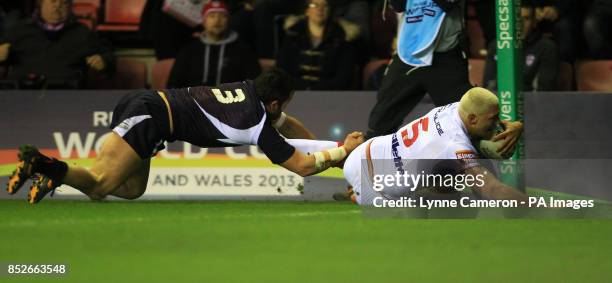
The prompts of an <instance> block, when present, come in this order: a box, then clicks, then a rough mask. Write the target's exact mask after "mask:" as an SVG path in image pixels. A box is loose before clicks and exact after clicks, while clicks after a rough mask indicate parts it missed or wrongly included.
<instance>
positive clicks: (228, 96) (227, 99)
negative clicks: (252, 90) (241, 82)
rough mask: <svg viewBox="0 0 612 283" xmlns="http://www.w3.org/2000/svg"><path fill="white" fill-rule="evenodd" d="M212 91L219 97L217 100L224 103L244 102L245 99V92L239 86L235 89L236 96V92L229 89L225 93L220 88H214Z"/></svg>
mask: <svg viewBox="0 0 612 283" xmlns="http://www.w3.org/2000/svg"><path fill="white" fill-rule="evenodd" d="M211 91H212V93H213V94H214V95H215V98H217V100H218V101H219V102H221V103H223V104H230V103H237V102H242V101H244V99H245V96H244V92H242V90H241V89H239V88H238V89H236V90H234V92H236V96H234V94H233V93H232V92H231V91H229V90H226V91H225V95H224V94H223V92H221V90H220V89H218V88H213V89H211Z"/></svg>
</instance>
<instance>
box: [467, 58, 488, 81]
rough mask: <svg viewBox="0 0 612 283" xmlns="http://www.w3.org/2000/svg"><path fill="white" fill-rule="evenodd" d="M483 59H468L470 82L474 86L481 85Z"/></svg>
mask: <svg viewBox="0 0 612 283" xmlns="http://www.w3.org/2000/svg"><path fill="white" fill-rule="evenodd" d="M484 67H485V60H484V59H468V72H469V74H470V83H471V84H472V85H474V86H483V85H482V79H483V77H484Z"/></svg>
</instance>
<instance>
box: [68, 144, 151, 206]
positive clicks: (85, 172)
mask: <svg viewBox="0 0 612 283" xmlns="http://www.w3.org/2000/svg"><path fill="white" fill-rule="evenodd" d="M148 165H149V164H148V160H146V161H145V160H143V159H142V158H141V157H140V156H139V155H138V154H137V153H136V151H134V149H132V147H131V146H130V145H129V144H128V143H127V142H126V141H125V140H124V139H123V138H121V137H120V136H119V135H118V134H117V133H115V132H111V133H110V134H109V135H108V137H107V138H106V140H105V141H104V144H103V145H102V148H101V149H100V153H99V154H98V158H96V161H95V163H94V164H93V165H92V167H91V168H90V169H86V168H83V167H79V166H70V167H69V170H68V172H67V174H66V177H65V178H64V179H63V180H62V183H64V184H66V185H69V186H71V187H74V188H76V189H78V190H80V191H81V192H83V193H84V194H86V195H88V196H89V197H91V198H92V199H101V198H104V197H105V196H106V195H108V194H110V193H112V192H113V191H115V190H116V189H117V188H119V186H120V185H121V184H123V183H124V182H126V181H127V180H128V178H130V177H134V176H137V175H138V174H143V170H142V167H143V166H146V167H147V170H146V172H144V174H146V177H148ZM146 177H145V178H146Z"/></svg>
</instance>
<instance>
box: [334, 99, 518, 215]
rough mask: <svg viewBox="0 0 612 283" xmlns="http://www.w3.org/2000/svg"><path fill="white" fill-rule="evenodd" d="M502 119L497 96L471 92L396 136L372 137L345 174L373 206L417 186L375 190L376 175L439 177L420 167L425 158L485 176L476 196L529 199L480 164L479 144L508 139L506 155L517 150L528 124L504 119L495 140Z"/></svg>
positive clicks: (356, 152)
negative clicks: (524, 124)
mask: <svg viewBox="0 0 612 283" xmlns="http://www.w3.org/2000/svg"><path fill="white" fill-rule="evenodd" d="M498 115H499V105H498V98H497V96H496V95H495V94H493V93H491V92H490V91H488V90H486V89H484V88H480V87H475V88H472V89H470V90H469V91H468V92H466V93H465V94H464V95H463V97H462V98H461V101H460V102H456V103H451V104H448V105H445V106H442V107H437V108H434V109H433V110H431V111H430V112H429V113H427V114H426V115H425V116H423V117H421V118H419V119H416V120H415V121H413V122H411V123H409V124H408V125H405V126H404V127H402V128H400V129H399V130H398V131H397V132H395V133H393V134H390V135H386V136H379V137H375V138H372V139H369V140H368V141H366V142H365V143H363V144H361V145H360V146H358V147H357V148H356V149H355V150H353V152H352V153H351V154H350V155H349V156H348V157H347V159H346V161H345V163H344V176H345V177H346V179H347V181H348V182H349V183H350V185H351V186H352V190H353V192H354V194H353V195H352V198H353V201H355V202H357V203H358V204H360V205H372V204H373V203H372V202H373V201H374V199H375V198H377V197H383V198H386V199H396V198H399V197H401V196H409V195H410V194H411V193H413V191H414V189H412V188H414V186H412V187H411V186H407V187H401V186H399V187H398V186H395V187H393V188H389V190H380V187H379V188H378V190H374V186H373V185H374V183H373V182H374V181H375V180H374V179H375V177H376V176H375V175H379V176H384V174H388V175H393V174H395V173H396V172H402V173H403V172H406V173H408V174H420V173H434V172H424V171H421V169H420V168H419V166H418V165H417V164H418V163H419V161H425V160H455V161H454V162H455V163H456V164H459V167H460V168H458V169H459V170H458V172H461V173H462V174H466V175H473V177H475V176H481V177H480V178H483V179H484V185H483V186H481V187H479V188H476V189H474V190H473V192H474V193H475V194H477V195H479V196H481V197H483V198H487V199H516V200H526V196H525V194H523V193H521V192H519V191H518V190H515V189H513V188H511V187H508V186H506V185H504V184H503V183H501V182H500V181H498V180H497V179H496V178H495V175H494V174H493V173H491V172H488V170H487V169H486V168H485V167H483V166H481V165H480V164H479V163H478V161H477V160H476V159H478V153H477V150H476V148H475V147H474V145H473V144H472V141H473V140H488V139H492V138H493V140H503V141H502V142H501V148H500V151H501V152H502V153H508V152H512V151H513V150H514V145H515V144H516V141H517V140H518V137H519V136H520V134H521V132H522V123H520V122H505V121H503V122H501V123H503V124H504V126H505V128H506V130H505V131H504V132H503V133H501V134H499V135H497V136H495V130H496V127H497V126H498V125H499V123H500V121H499V118H498ZM483 158H486V157H483ZM457 160H458V161H461V162H456V161H457ZM378 181H380V180H378ZM413 185H414V184H413ZM411 189H412V190H411Z"/></svg>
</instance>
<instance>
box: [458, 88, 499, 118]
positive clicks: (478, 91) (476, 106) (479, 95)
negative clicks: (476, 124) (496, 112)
mask: <svg viewBox="0 0 612 283" xmlns="http://www.w3.org/2000/svg"><path fill="white" fill-rule="evenodd" d="M498 103H499V100H498V99H497V96H496V95H495V94H494V93H492V92H491V91H489V90H488V89H486V88H482V87H473V88H471V89H470V90H468V91H467V92H466V93H465V94H464V95H463V96H462V97H461V101H460V102H459V113H460V114H461V115H462V116H467V115H469V114H474V115H476V116H481V115H483V114H486V113H488V112H490V111H491V109H492V108H497V107H498Z"/></svg>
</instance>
